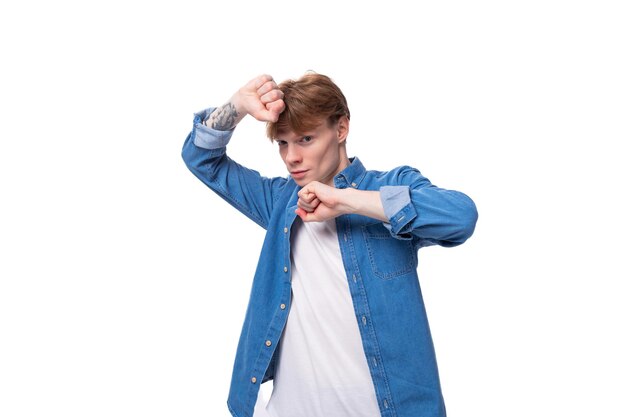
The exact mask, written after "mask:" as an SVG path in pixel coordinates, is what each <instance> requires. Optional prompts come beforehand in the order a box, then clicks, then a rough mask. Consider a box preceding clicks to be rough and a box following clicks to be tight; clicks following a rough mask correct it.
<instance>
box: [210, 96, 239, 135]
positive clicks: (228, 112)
mask: <svg viewBox="0 0 626 417" xmlns="http://www.w3.org/2000/svg"><path fill="white" fill-rule="evenodd" d="M246 114H247V112H246V110H245V109H244V108H243V107H242V106H241V105H240V104H239V100H238V98H237V94H235V95H234V96H233V97H231V99H230V100H229V101H228V102H227V103H226V104H224V105H223V106H221V107H218V108H217V109H215V111H214V112H213V113H211V115H210V116H209V118H208V119H207V120H204V122H203V123H204V125H206V126H208V127H210V128H212V129H216V130H231V129H233V128H234V127H235V126H237V124H238V123H239V122H240V121H241V120H242V119H243V118H244V117H245V116H246Z"/></svg>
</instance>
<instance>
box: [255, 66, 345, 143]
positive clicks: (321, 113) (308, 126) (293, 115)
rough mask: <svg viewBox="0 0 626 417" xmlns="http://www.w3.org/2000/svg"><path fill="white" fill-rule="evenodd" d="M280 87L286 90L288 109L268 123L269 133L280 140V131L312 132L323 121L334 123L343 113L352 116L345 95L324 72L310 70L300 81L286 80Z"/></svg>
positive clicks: (285, 99)
mask: <svg viewBox="0 0 626 417" xmlns="http://www.w3.org/2000/svg"><path fill="white" fill-rule="evenodd" d="M278 88H279V89H280V90H281V91H282V92H283V93H284V97H283V101H284V102H285V110H284V111H283V112H282V113H281V114H280V116H279V117H278V121H276V122H268V123H267V136H268V137H269V138H270V139H271V140H274V139H277V138H278V135H279V133H281V132H287V131H292V132H295V133H298V134H302V133H304V132H308V131H311V130H313V129H315V128H317V127H318V126H319V125H320V124H321V123H322V122H323V121H324V120H326V122H327V123H328V124H329V126H332V125H334V124H335V123H337V121H338V120H339V119H340V118H341V117H342V116H346V117H347V118H348V119H350V110H349V109H348V102H347V101H346V97H345V96H344V95H343V93H342V92H341V90H340V89H339V87H337V85H336V84H335V83H334V82H333V81H332V80H331V79H330V78H329V77H327V76H325V75H322V74H317V73H307V74H305V75H303V76H302V77H301V78H300V79H298V80H295V81H294V80H287V81H283V82H282V83H280V84H279V85H278Z"/></svg>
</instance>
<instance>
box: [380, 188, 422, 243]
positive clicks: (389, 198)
mask: <svg viewBox="0 0 626 417" xmlns="http://www.w3.org/2000/svg"><path fill="white" fill-rule="evenodd" d="M380 199H381V201H382V203H383V211H384V212H385V216H387V218H388V219H389V222H383V225H384V226H385V227H386V228H387V230H389V232H390V233H391V235H392V236H393V237H395V238H397V239H412V238H413V237H412V235H411V232H410V223H411V221H413V219H415V218H416V217H417V212H416V211H415V207H413V204H412V203H411V193H410V189H409V186H408V185H386V186H383V187H380Z"/></svg>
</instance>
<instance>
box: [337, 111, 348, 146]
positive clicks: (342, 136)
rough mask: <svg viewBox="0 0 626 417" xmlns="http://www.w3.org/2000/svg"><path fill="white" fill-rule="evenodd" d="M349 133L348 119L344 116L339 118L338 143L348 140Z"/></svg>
mask: <svg viewBox="0 0 626 417" xmlns="http://www.w3.org/2000/svg"><path fill="white" fill-rule="evenodd" d="M349 132H350V119H348V118H347V117H346V116H341V117H340V118H339V120H337V137H338V138H339V143H342V142H345V140H346V139H347V138H348V133H349Z"/></svg>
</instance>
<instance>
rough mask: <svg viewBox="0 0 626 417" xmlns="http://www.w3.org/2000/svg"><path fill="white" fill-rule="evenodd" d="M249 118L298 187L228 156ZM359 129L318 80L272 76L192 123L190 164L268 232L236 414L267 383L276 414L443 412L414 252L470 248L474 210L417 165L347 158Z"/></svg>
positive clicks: (247, 412) (431, 415) (239, 361)
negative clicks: (376, 167)
mask: <svg viewBox="0 0 626 417" xmlns="http://www.w3.org/2000/svg"><path fill="white" fill-rule="evenodd" d="M247 114H250V115H252V116H253V117H254V118H255V119H257V120H259V121H264V122H267V132H268V136H269V137H270V138H271V139H272V140H276V141H277V143H278V148H279V152H280V156H281V158H282V159H283V161H284V163H285V166H286V168H287V170H288V171H289V174H290V175H289V176H288V177H286V178H282V177H277V178H265V177H262V176H261V175H259V173H258V172H256V171H254V170H251V169H248V168H246V167H243V166H241V165H239V164H237V163H236V162H234V161H233V160H232V159H230V158H229V157H228V156H227V155H226V145H227V143H228V142H229V140H230V138H231V135H232V133H233V129H234V127H235V126H236V125H237V123H238V122H239V121H240V120H241V119H242V118H243V117H244V116H245V115H247ZM349 127H350V111H349V110H348V105H347V102H346V99H345V97H344V95H343V94H342V92H341V90H340V89H339V88H338V87H337V86H336V85H335V84H334V83H333V82H332V81H331V80H330V79H329V78H328V77H326V76H323V75H319V74H306V75H305V76H303V77H302V78H300V79H299V80H297V81H292V80H290V81H286V82H284V83H282V84H280V85H277V84H276V83H275V82H274V81H273V80H272V78H271V77H270V76H268V75H262V76H259V77H257V78H255V79H253V80H251V81H250V82H249V83H247V84H246V85H245V86H243V87H242V88H240V89H239V90H238V91H237V92H236V93H235V94H234V95H233V96H232V98H231V100H230V101H229V102H228V103H226V104H225V105H223V106H222V107H220V108H217V109H214V108H211V109H208V110H205V111H203V112H200V113H197V114H196V115H195V118H194V126H193V130H192V131H191V133H190V134H189V136H188V137H187V140H186V142H185V145H184V147H183V159H184V160H185V162H186V164H187V166H188V167H189V169H190V170H191V171H192V172H193V173H194V174H195V175H196V176H197V177H198V178H199V179H200V180H201V181H203V182H204V183H205V184H206V185H207V186H208V187H209V188H211V189H212V190H213V191H215V192H216V193H218V194H219V195H220V196H221V197H222V198H224V199H225V200H226V201H228V202H229V203H230V204H231V205H233V206H234V207H235V208H236V209H238V210H239V211H241V212H242V213H243V214H245V215H246V216H247V217H249V218H250V219H252V220H253V221H255V222H256V223H258V224H259V225H260V226H261V227H263V228H264V229H266V230H267V234H266V237H265V242H264V244H263V249H262V251H261V256H260V259H259V264H258V267H257V270H256V274H255V277H254V281H253V283H252V291H251V295H250V301H249V305H248V309H247V312H246V317H245V322H244V325H243V329H242V333H241V338H240V340H239V345H238V348H237V355H236V359H235V364H234V369H233V375H232V380H231V389H230V394H229V398H228V402H227V404H228V407H229V410H230V412H231V413H232V415H233V416H236V417H251V416H252V415H253V413H254V409H255V403H256V401H257V396H258V391H259V385H260V384H261V383H263V382H265V381H267V380H270V379H273V380H274V389H273V392H272V396H271V398H270V400H269V403H268V404H267V408H266V411H267V413H268V414H269V415H270V416H272V417H357V416H358V417H372V416H381V417H391V416H397V417H435V416H436V417H442V416H445V414H446V412H445V405H444V401H443V397H442V394H441V388H440V383H439V376H438V371H437V364H436V361H435V352H434V348H433V344H432V338H431V335H430V331H429V328H428V322H427V318H426V312H425V309H424V303H423V300H422V295H421V291H420V286H419V282H418V279H417V273H416V267H417V250H418V249H419V248H421V247H424V246H428V245H433V244H438V245H442V246H447V247H450V246H456V245H459V244H461V243H463V242H464V241H465V240H466V239H467V238H469V237H470V236H471V235H472V233H473V231H474V227H475V224H476V220H477V212H476V207H475V205H474V203H473V202H472V200H471V199H470V198H469V197H467V196H466V195H465V194H463V193H460V192H458V191H452V190H445V189H442V188H438V187H436V186H434V185H432V184H431V183H430V182H429V181H428V179H426V178H425V177H424V176H422V175H421V174H420V172H419V171H417V170H416V169H414V168H411V167H408V166H401V167H398V168H395V169H393V170H391V171H388V172H379V171H369V170H366V169H365V167H364V166H363V164H362V163H361V161H360V160H359V159H358V158H356V157H354V158H348V154H347V151H346V139H347V137H348V132H349ZM257 410H258V411H257V413H256V414H255V415H254V417H258V415H259V414H260V413H261V412H265V410H262V408H261V407H258V406H257Z"/></svg>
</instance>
